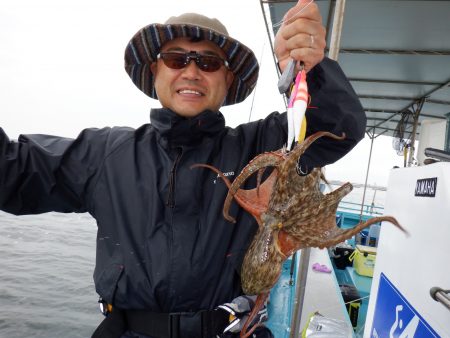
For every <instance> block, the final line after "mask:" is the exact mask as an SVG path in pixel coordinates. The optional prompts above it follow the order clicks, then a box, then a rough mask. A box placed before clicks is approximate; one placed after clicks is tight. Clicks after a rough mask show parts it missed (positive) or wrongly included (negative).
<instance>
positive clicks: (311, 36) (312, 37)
mask: <svg viewBox="0 0 450 338" xmlns="http://www.w3.org/2000/svg"><path fill="white" fill-rule="evenodd" d="M309 37H310V39H311V43H310V44H309V48H313V45H314V35H312V34H309Z"/></svg>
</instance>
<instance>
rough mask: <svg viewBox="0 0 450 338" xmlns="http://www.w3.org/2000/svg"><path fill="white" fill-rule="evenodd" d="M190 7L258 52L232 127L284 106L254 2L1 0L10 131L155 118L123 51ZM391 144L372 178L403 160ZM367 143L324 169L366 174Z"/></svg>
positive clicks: (4, 101)
mask: <svg viewBox="0 0 450 338" xmlns="http://www.w3.org/2000/svg"><path fill="white" fill-rule="evenodd" d="M236 8H239V11H237V10H236ZM184 12H198V13H202V14H205V15H208V16H212V17H217V18H219V19H220V20H221V21H222V22H223V23H224V24H225V26H227V28H228V31H229V33H230V35H231V36H233V37H235V38H237V39H238V40H240V41H241V42H243V43H244V44H246V45H247V46H248V47H250V48H252V49H253V51H254V52H255V55H256V56H257V58H258V59H259V62H260V66H261V71H260V78H259V81H258V85H257V87H256V92H255V93H254V95H251V96H250V97H249V98H247V100H246V101H245V102H243V103H241V104H238V105H234V106H231V107H224V108H223V109H221V111H222V112H223V113H224V115H225V118H226V120H227V124H228V125H230V126H236V125H238V124H240V123H244V122H247V121H248V120H249V118H250V116H251V119H252V120H253V119H258V118H263V117H264V116H266V115H267V114H269V113H270V112H272V111H275V110H279V111H283V110H284V103H283V100H282V98H281V96H280V95H279V94H278V91H277V89H276V82H277V78H276V71H275V67H274V63H273V59H272V55H271V51H270V44H269V41H268V38H267V32H266V28H265V25H264V20H263V16H262V13H261V8H260V5H259V1H257V0H227V1H223V2H219V1H211V0H191V1H182V0H165V1H149V0H146V1H143V0H127V1H119V0H95V1H93V0H89V1H88V0H64V1H61V0H39V1H35V0H2V5H1V11H0V28H1V29H0V44H1V46H2V47H1V48H0V117H1V119H0V126H1V127H2V128H3V129H4V130H5V131H6V132H7V134H8V135H9V136H10V137H11V138H17V136H18V135H19V134H20V133H23V134H26V133H45V134H54V135H61V136H67V137H75V136H76V135H77V134H78V133H79V132H80V131H81V130H82V129H83V128H86V127H104V126H123V125H127V126H131V127H138V126H140V125H141V124H143V123H148V121H149V118H148V116H149V110H150V108H151V107H159V103H158V102H157V101H155V100H152V99H150V98H148V97H147V96H146V95H144V94H143V93H141V92H140V91H139V90H138V89H137V88H136V87H135V86H134V85H133V84H132V82H131V81H130V79H129V78H128V75H127V74H126V72H125V71H124V69H123V52H124V49H125V46H126V44H127V43H128V41H129V39H130V38H131V37H132V36H133V35H134V33H135V32H136V31H138V30H139V29H140V28H141V27H143V26H145V25H147V24H149V23H153V22H164V21H165V20H166V19H167V18H168V17H169V16H171V15H179V14H181V13H184ZM252 107H253V108H252ZM390 144H391V139H390V138H387V137H380V138H379V139H377V140H376V141H375V144H374V157H373V159H372V168H371V174H370V177H369V182H370V183H376V184H379V185H386V184H387V177H388V173H389V170H390V169H391V168H392V167H393V166H394V165H399V166H402V158H401V157H399V156H397V155H395V152H394V151H393V150H392V147H391V146H390ZM369 145H370V142H369V140H367V139H365V140H364V141H363V142H361V143H360V144H359V145H358V146H357V147H356V148H355V149H354V151H352V152H351V153H350V154H348V155H347V156H346V157H344V159H342V160H340V161H339V162H338V163H336V164H334V165H330V166H328V167H327V172H326V175H327V177H328V178H329V179H332V180H342V181H344V180H350V181H354V182H356V181H357V182H364V179H365V173H366V166H367V160H368V153H369Z"/></svg>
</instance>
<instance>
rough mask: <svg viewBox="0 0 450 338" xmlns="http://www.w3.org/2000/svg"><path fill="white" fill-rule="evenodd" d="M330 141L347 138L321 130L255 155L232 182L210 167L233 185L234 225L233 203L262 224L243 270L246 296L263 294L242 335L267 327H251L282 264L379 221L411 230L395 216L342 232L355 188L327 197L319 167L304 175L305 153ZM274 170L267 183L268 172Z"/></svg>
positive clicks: (348, 185)
mask: <svg viewBox="0 0 450 338" xmlns="http://www.w3.org/2000/svg"><path fill="white" fill-rule="evenodd" d="M324 136H326V137H330V138H332V139H336V140H343V139H344V138H345V134H343V135H342V136H337V135H334V134H332V133H329V132H324V131H323V132H317V133H315V134H313V135H311V136H309V137H308V138H306V139H305V140H304V141H303V142H301V143H298V144H296V146H295V147H294V148H293V149H292V150H291V151H289V152H287V151H286V150H285V149H280V150H277V151H273V152H266V153H262V154H260V155H258V156H256V157H255V158H254V159H253V160H251V161H250V162H249V163H248V164H247V166H246V167H245V168H244V169H243V170H242V171H241V173H240V174H239V175H238V176H237V177H236V179H235V180H234V181H233V183H231V182H230V181H229V180H228V178H227V177H225V176H224V175H223V174H222V173H221V172H220V170H218V169H217V168H215V167H213V166H210V165H207V164H195V165H193V167H206V168H209V169H211V170H213V171H214V172H216V173H217V174H219V176H220V177H221V178H222V179H223V180H224V182H225V183H226V185H227V187H228V194H227V196H226V198H225V202H224V208H223V215H224V217H225V219H227V220H229V221H230V222H233V223H234V222H235V219H234V218H233V217H232V216H230V214H229V209H230V206H231V203H232V201H233V199H234V200H235V201H236V202H237V203H238V204H239V205H240V206H241V207H242V208H243V209H244V210H246V211H247V212H249V213H250V214H251V215H252V216H253V217H254V218H255V219H256V222H257V223H258V230H257V232H256V234H255V236H254V238H253V240H252V242H251V244H250V246H249V248H248V250H247V252H246V254H245V257H244V260H243V263H242V267H241V284H242V289H243V291H244V293H245V294H247V295H258V296H257V299H256V301H255V306H254V307H253V309H252V311H251V313H250V315H249V317H248V319H247V320H246V322H245V324H244V326H243V328H242V330H241V333H240V337H241V338H247V337H249V336H250V335H251V334H252V333H253V331H254V330H255V329H256V328H257V327H258V326H260V325H262V324H256V325H253V326H252V327H251V329H250V330H249V326H250V325H251V324H252V322H253V321H254V319H255V318H256V315H257V313H258V312H259V311H260V309H261V308H262V307H263V306H264V304H265V302H266V300H267V297H268V295H269V293H270V290H271V289H272V287H273V286H274V285H275V284H276V282H277V281H278V278H279V276H280V274H281V270H282V265H283V262H284V261H285V260H286V259H287V258H288V257H289V256H290V255H292V254H293V253H294V252H296V251H297V250H300V249H303V248H308V247H317V248H321V249H322V248H327V247H331V246H334V245H336V244H338V243H340V242H342V241H344V240H346V239H349V238H351V237H352V236H354V235H355V234H357V233H358V232H360V231H361V230H362V229H364V228H366V227H368V226H370V225H372V224H374V223H378V222H382V221H387V222H390V223H392V224H394V225H395V226H397V227H398V228H399V229H401V230H402V231H404V232H406V231H405V230H404V229H403V228H402V226H401V225H400V224H399V223H398V221H397V220H396V219H395V218H394V217H392V216H380V217H373V218H370V219H369V220H367V221H366V222H360V223H359V224H357V225H356V226H355V227H354V228H350V229H341V228H339V227H338V226H337V225H336V211H337V208H338V204H339V202H340V201H341V200H342V198H343V197H344V196H346V195H347V194H348V193H349V192H350V191H351V190H352V189H353V186H352V185H351V183H345V184H344V185H342V186H341V187H339V188H338V189H336V190H334V191H332V192H330V193H327V194H323V193H322V192H321V191H320V189H319V184H320V181H321V180H324V179H325V178H324V176H323V173H322V170H321V169H320V168H314V169H313V170H312V171H311V172H310V173H309V174H307V175H299V167H298V163H299V159H300V157H301V156H302V154H303V153H304V152H305V150H306V149H307V148H308V147H309V146H310V145H311V144H312V143H313V142H314V141H315V140H317V139H318V138H320V137H324ZM269 167H270V168H273V170H272V172H271V173H270V175H269V176H268V177H267V178H266V179H265V180H264V181H263V182H262V177H263V173H264V171H265V170H266V168H269ZM255 173H256V174H257V186H256V187H255V188H253V189H242V188H241V186H242V185H243V184H244V183H245V181H246V180H247V179H248V178H249V177H250V176H252V175H253V174H255Z"/></svg>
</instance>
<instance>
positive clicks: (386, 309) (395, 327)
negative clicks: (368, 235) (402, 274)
mask: <svg viewBox="0 0 450 338" xmlns="http://www.w3.org/2000/svg"><path fill="white" fill-rule="evenodd" d="M370 337H371V338H429V337H440V336H439V335H438V334H437V333H436V332H435V331H434V330H433V329H432V328H431V327H430V326H429V325H428V323H427V322H425V320H424V319H423V318H422V317H421V316H420V314H419V313H418V312H417V311H416V310H415V309H414V308H413V307H412V306H411V304H409V303H408V301H407V300H406V299H405V297H403V295H402V294H401V293H400V292H399V291H398V290H397V289H396V288H395V286H394V285H393V284H392V283H391V282H390V281H389V280H388V279H387V278H386V276H385V275H384V274H383V273H382V274H381V276H380V284H379V286H378V295H377V302H376V304H375V314H374V317H373V323H372V329H371V333H370Z"/></svg>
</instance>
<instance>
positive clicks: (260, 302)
mask: <svg viewBox="0 0 450 338" xmlns="http://www.w3.org/2000/svg"><path fill="white" fill-rule="evenodd" d="M268 296H269V292H265V293H261V294H259V295H258V297H256V301H255V305H254V306H253V309H252V311H251V312H250V315H249V316H248V318H247V320H246V321H245V323H244V326H243V327H242V330H241V333H240V335H239V337H240V338H248V337H250V335H251V334H252V333H253V332H254V331H255V330H256V328H258V327H260V326H262V325H263V324H261V323H258V324H255V325H253V326H252V328H251V329H250V330H248V327H249V326H250V324H251V323H252V322H253V320H254V319H255V317H256V315H257V314H258V312H259V311H260V310H261V309H262V307H263V306H264V303H265V302H266V299H267V297H268ZM247 330H248V331H247Z"/></svg>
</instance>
